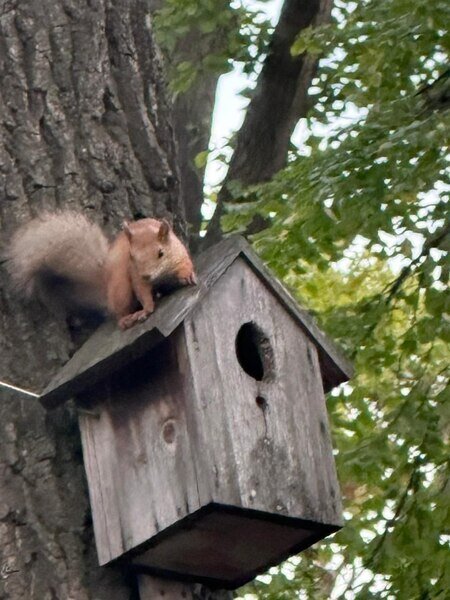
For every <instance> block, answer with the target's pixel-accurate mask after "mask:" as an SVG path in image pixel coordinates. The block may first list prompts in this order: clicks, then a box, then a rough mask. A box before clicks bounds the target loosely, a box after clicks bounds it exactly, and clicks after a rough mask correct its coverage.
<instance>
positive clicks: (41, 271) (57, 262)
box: [6, 211, 109, 308]
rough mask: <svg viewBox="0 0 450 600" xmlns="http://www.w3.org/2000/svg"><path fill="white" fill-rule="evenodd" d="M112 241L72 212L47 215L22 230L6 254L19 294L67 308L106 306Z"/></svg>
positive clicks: (79, 215) (80, 215)
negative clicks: (106, 282) (109, 241)
mask: <svg viewBox="0 0 450 600" xmlns="http://www.w3.org/2000/svg"><path fill="white" fill-rule="evenodd" d="M108 246H109V245H108V241H107V239H106V237H105V235H104V234H103V232H102V230H101V229H100V227H99V226H98V225H96V224H95V223H92V222H91V221H89V220H88V219H87V218H86V217H85V216H84V215H82V214H80V213H76V212H71V211H61V212H56V213H44V214H42V215H41V216H39V217H37V218H35V219H33V220H32V221H30V222H29V223H27V224H25V225H23V226H22V227H20V228H19V229H18V230H17V231H16V233H15V234H14V236H13V238H12V240H11V244H10V247H9V250H8V251H7V256H6V258H7V259H8V260H7V267H8V271H9V272H10V275H11V279H12V281H13V283H14V285H15V287H16V289H17V291H18V292H20V293H22V294H23V295H26V296H27V297H31V296H38V297H40V299H41V300H43V301H44V302H52V301H53V300H54V299H56V298H55V296H57V297H58V298H57V299H58V300H59V301H60V302H61V301H62V302H63V304H65V305H66V306H67V307H75V306H79V307H88V308H89V307H91V308H103V307H104V306H105V291H104V286H105V282H104V264H105V260H106V257H107V253H108Z"/></svg>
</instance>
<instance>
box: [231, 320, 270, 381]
mask: <svg viewBox="0 0 450 600" xmlns="http://www.w3.org/2000/svg"><path fill="white" fill-rule="evenodd" d="M236 356H237V359H238V362H239V364H240V365H241V367H242V368H243V369H244V371H245V372H246V373H247V375H250V377H253V379H256V380H257V381H262V380H263V379H267V378H268V377H270V375H271V374H272V372H273V366H274V365H273V362H274V361H273V350H272V346H271V345H270V342H269V338H268V337H267V336H266V334H265V333H264V332H263V331H262V329H260V328H259V327H258V326H257V325H256V324H255V323H253V322H252V321H250V322H248V323H244V325H242V327H241V328H240V329H239V331H238V333H237V336H236Z"/></svg>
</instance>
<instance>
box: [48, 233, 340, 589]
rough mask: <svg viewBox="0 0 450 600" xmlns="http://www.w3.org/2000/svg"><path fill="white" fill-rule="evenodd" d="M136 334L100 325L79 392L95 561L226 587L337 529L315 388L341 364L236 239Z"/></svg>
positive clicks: (72, 365)
mask: <svg viewBox="0 0 450 600" xmlns="http://www.w3.org/2000/svg"><path fill="white" fill-rule="evenodd" d="M197 272H198V278H199V284H198V285H197V286H195V287H191V288H184V289H181V290H178V291H177V292H175V293H173V294H172V295H170V296H168V297H166V298H163V299H162V300H160V302H159V304H158V306H157V309H156V311H155V312H154V314H153V315H152V316H151V317H150V318H149V319H148V321H147V322H145V323H144V324H142V325H139V326H137V327H135V328H132V329H130V330H128V331H126V332H121V331H119V330H118V329H117V328H116V325H115V324H112V323H107V324H105V326H103V327H102V328H101V329H99V330H98V331H97V332H96V333H95V334H94V335H93V336H92V337H91V338H90V339H89V340H88V341H87V342H86V344H85V345H84V346H82V347H81V349H80V350H79V351H78V352H77V353H76V354H75V355H74V356H73V358H72V359H71V360H70V361H69V362H68V363H67V364H66V365H65V367H64V368H63V369H62V370H61V372H60V373H59V374H58V375H57V376H56V377H55V379H54V380H53V381H52V382H51V384H50V385H49V386H48V388H47V389H46V390H45V392H44V393H43V395H42V396H41V401H42V403H43V404H44V406H46V407H52V406H56V405H57V404H58V403H60V402H62V401H63V400H66V399H67V398H69V397H73V396H75V397H76V398H77V402H78V404H79V406H80V407H81V408H82V409H83V410H80V429H81V436H82V444H83V455H84V463H85V468H86V473H87V480H88V485H89V495H90V501H91V508H92V517H93V523H94V531H95V539H96V545H97V551H98V558H99V562H100V564H101V565H106V564H108V563H111V561H115V560H117V559H122V560H127V561H129V562H131V563H133V565H134V567H135V568H136V569H137V570H140V571H142V572H144V573H145V572H148V573H153V574H157V575H167V576H170V577H171V578H173V579H177V578H178V579H182V580H183V579H184V580H188V581H189V580H195V581H199V582H204V583H206V584H208V585H210V586H215V587H224V588H230V589H231V588H235V587H238V586H240V585H242V584H243V583H245V582H247V581H249V580H251V579H252V578H253V577H255V575H257V574H258V573H260V572H261V571H263V570H265V569H267V568H268V567H269V566H271V565H274V564H277V563H279V562H281V561H282V560H284V559H285V558H287V557H288V556H290V555H292V554H294V553H298V552H299V551H301V550H303V549H305V548H307V547H308V546H310V545H311V544H313V543H314V542H317V541H318V540H320V539H322V538H323V537H325V536H327V535H328V534H330V533H332V532H334V531H336V530H338V529H339V528H340V527H341V523H342V522H341V501H340V493H339V486H338V482H337V478H336V471H335V466H334V460H333V451H332V446H331V441H330V433H329V426H328V420H327V412H326V406H325V397H324V392H326V391H328V390H330V389H331V388H333V387H334V386H336V385H338V384H340V383H341V382H343V381H346V380H347V379H348V378H349V376H350V372H351V371H350V367H349V365H348V363H347V362H346V361H345V359H344V358H342V357H341V356H340V355H339V353H338V352H337V351H336V349H335V348H334V346H333V345H332V344H331V343H330V341H329V340H328V339H327V338H326V337H325V336H324V334H323V333H322V332H321V331H320V330H319V329H318V327H317V326H316V325H315V324H314V322H313V320H312V319H311V317H310V316H309V315H308V314H307V313H306V312H305V311H304V310H302V309H301V308H299V306H298V305H297V304H296V302H295V301H294V300H293V299H292V297H291V296H290V295H289V294H288V293H287V292H286V291H285V289H284V288H283V287H282V286H281V285H280V284H279V283H278V281H277V280H276V279H274V277H273V276H272V275H271V274H270V273H269V272H268V271H267V270H266V268H265V267H264V265H263V264H262V263H261V261H260V260H259V259H258V258H257V256H256V255H255V254H254V253H253V252H252V250H251V249H250V247H249V245H248V244H247V243H246V242H245V241H244V240H243V239H241V238H234V239H230V240H226V241H224V242H221V243H220V244H218V245H217V246H215V247H214V248H212V249H211V250H209V251H208V252H207V253H205V254H204V255H202V256H201V257H200V258H199V260H198V262H197Z"/></svg>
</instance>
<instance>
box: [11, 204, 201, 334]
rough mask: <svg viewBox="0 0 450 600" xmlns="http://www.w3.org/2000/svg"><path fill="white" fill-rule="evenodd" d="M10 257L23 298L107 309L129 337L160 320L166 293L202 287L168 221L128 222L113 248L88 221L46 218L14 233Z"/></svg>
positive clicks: (71, 216)
mask: <svg viewBox="0 0 450 600" xmlns="http://www.w3.org/2000/svg"><path fill="white" fill-rule="evenodd" d="M8 254H9V256H8V258H9V271H10V273H11V276H12V278H13V280H14V281H15V283H16V286H17V287H18V288H19V289H20V290H22V291H24V292H25V293H27V294H28V295H31V294H36V293H39V294H40V296H41V298H43V299H44V301H45V302H46V303H47V304H49V303H52V304H53V301H54V299H55V295H57V296H58V298H57V301H59V302H60V303H63V304H64V305H65V307H66V308H71V307H73V306H85V307H86V306H87V307H91V308H104V307H107V309H108V311H109V312H110V313H111V314H112V315H114V317H115V318H116V319H117V322H118V324H119V326H120V327H121V328H122V329H127V328H129V327H131V326H132V325H134V324H135V323H136V322H140V321H144V320H145V319H146V318H147V317H148V315H150V314H151V313H152V312H153V310H154V308H155V305H154V297H153V295H154V292H155V291H157V290H158V289H159V288H161V287H162V286H167V285H169V286H182V285H193V284H195V283H196V277H195V272H194V267H193V264H192V261H191V258H190V256H189V253H188V251H187V249H186V247H185V246H184V245H183V243H182V242H181V240H180V239H179V238H178V237H177V236H176V235H175V233H174V232H173V230H172V228H171V227H170V225H169V224H168V223H167V221H165V220H162V221H158V220H156V219H142V220H140V221H135V222H131V223H130V222H126V223H124V231H123V232H121V233H119V235H118V236H117V237H116V239H115V240H114V241H113V242H112V244H111V245H109V244H108V242H107V240H106V238H105V236H104V235H103V233H102V232H101V230H100V228H99V227H98V226H97V225H95V224H93V223H91V222H90V221H88V219H86V217H84V216H83V215H81V214H78V213H73V212H70V211H64V212H60V213H47V214H45V215H43V216H42V217H41V218H38V219H34V220H33V221H31V222H30V223H28V224H27V225H25V226H23V227H21V228H20V229H19V230H18V231H17V232H16V233H15V235H14V237H13V239H12V240H11V247H10V251H9V253H8ZM52 278H53V279H52ZM55 281H56V282H57V285H55V283H54V282H55ZM61 281H65V282H67V285H66V286H65V287H64V286H62V285H61Z"/></svg>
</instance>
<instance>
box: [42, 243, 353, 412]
mask: <svg viewBox="0 0 450 600" xmlns="http://www.w3.org/2000/svg"><path fill="white" fill-rule="evenodd" d="M238 258H241V259H243V260H244V261H245V262H246V263H247V264H248V266H249V267H250V268H251V269H252V270H253V271H254V273H256V275H257V276H258V277H259V278H260V279H261V280H262V281H263V283H264V284H265V286H266V287H267V289H268V292H269V293H271V294H273V295H274V296H275V297H276V298H277V299H278V301H279V302H280V303H281V305H282V306H284V308H285V309H286V311H287V312H288V313H289V314H290V315H291V316H292V317H293V318H294V319H295V320H296V321H297V323H298V324H299V326H300V327H301V329H302V330H303V331H304V333H305V334H306V335H307V336H308V337H309V338H310V339H311V340H312V341H313V343H314V344H315V346H316V348H317V351H318V355H319V362H320V369H321V375H322V381H323V386H324V390H325V391H329V390H330V389H332V388H333V387H335V386H337V385H339V384H340V383H343V382H344V381H347V380H348V379H350V377H351V375H352V367H351V364H350V363H349V361H348V360H347V359H346V358H345V357H344V356H343V355H342V354H341V352H340V351H339V350H338V349H337V348H336V347H335V345H334V344H333V343H332V342H331V341H330V340H329V339H328V338H327V337H326V336H325V334H324V333H323V332H322V331H321V330H320V329H319V328H318V327H317V325H316V324H315V322H314V320H313V318H312V317H311V316H310V315H309V314H308V312H307V311H306V310H304V309H302V308H300V306H299V305H298V303H297V302H296V301H295V300H294V299H293V298H292V296H291V295H290V294H289V293H288V292H287V291H286V289H285V288H284V287H283V286H282V285H281V284H280V283H279V281H278V280H277V279H276V278H275V277H274V276H273V275H272V274H271V273H270V272H269V271H268V269H267V268H266V267H265V266H264V264H263V263H262V261H261V260H260V259H259V258H258V256H257V255H256V254H255V253H254V252H253V250H252V249H251V247H250V245H249V244H248V243H247V242H246V241H245V240H244V238H242V237H240V236H234V237H232V238H228V239H226V240H223V241H222V242H220V243H218V244H217V245H215V246H213V247H212V248H210V249H208V250H207V251H205V252H204V253H203V254H201V255H200V256H199V257H198V259H197V260H196V270H197V274H198V285H196V286H194V287H185V288H182V289H179V290H177V291H176V292H174V293H172V294H171V295H169V296H167V297H165V298H163V299H162V300H161V301H160V302H159V303H158V305H157V309H156V311H155V312H154V313H153V314H152V315H151V316H150V317H149V318H148V320H147V321H146V322H145V323H143V324H141V325H137V326H136V327H134V328H132V329H129V330H127V331H120V330H119V329H118V328H117V324H116V323H115V322H112V321H109V322H107V323H105V324H104V325H102V326H101V327H99V329H98V330H97V331H96V332H95V333H94V334H93V335H92V336H91V337H90V338H89V340H88V341H87V342H86V343H85V344H84V345H83V346H82V347H81V348H80V349H79V350H78V351H77V352H76V353H75V354H74V356H73V357H72V358H71V359H70V360H69V361H68V362H67V363H66V364H65V365H64V367H63V368H62V369H61V370H60V371H59V373H58V374H57V375H56V376H55V377H54V378H53V380H52V381H51V382H50V384H49V385H48V386H47V388H46V389H45V390H44V392H43V393H42V395H41V396H40V401H41V402H42V404H43V405H44V406H45V407H47V408H53V407H55V406H57V405H58V404H60V403H61V402H63V401H65V400H67V399H68V398H70V397H72V396H74V395H76V394H78V393H80V392H82V391H83V390H84V389H86V388H88V387H90V386H92V385H93V384H95V383H97V382H98V381H100V380H102V379H104V378H106V377H107V376H108V375H110V374H111V373H112V372H114V371H115V370H117V369H119V368H121V367H123V366H124V365H125V364H127V363H129V362H131V361H133V360H135V359H137V358H139V357H140V356H142V355H143V354H144V353H146V352H148V351H149V350H151V349H152V348H154V347H155V346H156V345H157V344H158V343H159V342H161V341H162V340H163V339H164V338H167V337H169V336H170V335H171V334H172V332H173V331H174V330H175V328H176V327H177V326H178V325H180V323H182V321H183V320H184V319H185V318H186V316H187V315H188V314H189V313H190V312H191V311H192V310H193V309H194V308H195V306H196V305H197V304H198V303H199V302H201V301H202V299H203V298H204V296H205V295H206V294H207V293H208V290H209V289H210V288H212V287H213V286H214V284H215V283H216V281H217V280H218V279H219V278H220V277H221V276H222V275H223V274H224V273H225V271H226V270H227V269H228V268H229V267H230V266H231V265H232V264H233V263H234V262H235V261H236V260H237V259H238Z"/></svg>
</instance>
